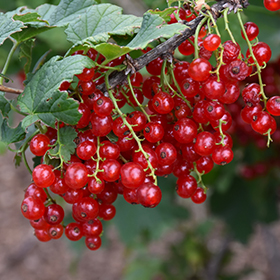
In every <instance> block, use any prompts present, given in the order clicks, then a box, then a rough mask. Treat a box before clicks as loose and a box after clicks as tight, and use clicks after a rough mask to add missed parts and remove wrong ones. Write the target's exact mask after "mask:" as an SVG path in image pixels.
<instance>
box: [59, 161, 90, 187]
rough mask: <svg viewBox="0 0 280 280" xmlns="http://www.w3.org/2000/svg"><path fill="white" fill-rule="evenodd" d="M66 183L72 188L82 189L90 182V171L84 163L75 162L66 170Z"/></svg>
mask: <svg viewBox="0 0 280 280" xmlns="http://www.w3.org/2000/svg"><path fill="white" fill-rule="evenodd" d="M64 178H65V183H66V184H67V185H68V186H69V188H71V189H75V190H76V189H81V188H82V187H84V186H85V185H86V184H87V182H88V171H87V168H86V167H85V165H84V164H82V163H79V162H74V163H72V164H71V165H69V167H68V168H67V170H66V173H65V177H64Z"/></svg>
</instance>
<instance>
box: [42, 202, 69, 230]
mask: <svg viewBox="0 0 280 280" xmlns="http://www.w3.org/2000/svg"><path fill="white" fill-rule="evenodd" d="M44 218H45V220H46V222H47V223H48V224H50V225H58V224H60V223H61V222H62V220H63V218H64V210H63V208H62V207H61V206H60V205H58V204H51V205H49V206H48V207H46V211H45V214H44Z"/></svg>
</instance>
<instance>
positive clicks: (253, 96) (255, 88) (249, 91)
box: [242, 83, 261, 106]
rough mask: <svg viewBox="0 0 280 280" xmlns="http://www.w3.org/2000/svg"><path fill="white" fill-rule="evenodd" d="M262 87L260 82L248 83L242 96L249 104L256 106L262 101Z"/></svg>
mask: <svg viewBox="0 0 280 280" xmlns="http://www.w3.org/2000/svg"><path fill="white" fill-rule="evenodd" d="M260 91H261V88H260V86H259V85H258V84H256V83H252V84H249V85H247V86H246V87H245V88H244V89H243V91H242V98H243V100H244V102H245V103H246V104H247V105H249V106H256V105H258V104H259V103H260Z"/></svg>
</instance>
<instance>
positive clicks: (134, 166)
mask: <svg viewBox="0 0 280 280" xmlns="http://www.w3.org/2000/svg"><path fill="white" fill-rule="evenodd" d="M121 180H122V183H123V185H124V186H125V187H126V188H131V189H134V188H138V187H139V186H140V185H142V184H143V183H144V180H145V172H144V170H143V167H142V166H141V165H140V164H138V163H135V162H127V163H125V164H124V165H123V166H122V167H121Z"/></svg>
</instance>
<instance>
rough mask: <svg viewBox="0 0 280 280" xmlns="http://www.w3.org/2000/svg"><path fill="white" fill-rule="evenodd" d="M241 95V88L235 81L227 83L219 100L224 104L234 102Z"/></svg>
mask: <svg viewBox="0 0 280 280" xmlns="http://www.w3.org/2000/svg"><path fill="white" fill-rule="evenodd" d="M239 95H240V89H239V87H238V85H237V84H236V83H235V82H230V83H226V90H225V92H224V94H223V95H222V96H221V97H219V101H220V102H221V103H223V104H231V103H234V102H235V101H236V100H237V99H238V97H239Z"/></svg>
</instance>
